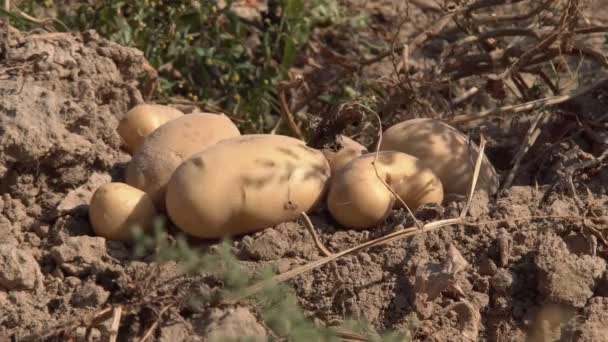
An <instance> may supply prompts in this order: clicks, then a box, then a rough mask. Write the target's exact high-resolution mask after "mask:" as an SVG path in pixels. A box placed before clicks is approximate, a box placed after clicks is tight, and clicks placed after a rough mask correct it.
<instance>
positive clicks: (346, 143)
mask: <svg viewBox="0 0 608 342" xmlns="http://www.w3.org/2000/svg"><path fill="white" fill-rule="evenodd" d="M322 151H323V154H324V155H325V158H327V160H328V161H329V166H330V167H331V173H332V174H336V173H337V172H338V170H340V169H341V168H343V167H344V165H346V164H348V162H350V161H351V160H353V159H355V158H357V157H360V156H361V155H363V154H365V153H367V148H366V147H365V146H363V145H361V144H359V143H358V142H356V141H354V140H353V139H351V138H349V137H347V136H345V135H338V136H337V137H336V149H330V148H325V149H323V150H322Z"/></svg>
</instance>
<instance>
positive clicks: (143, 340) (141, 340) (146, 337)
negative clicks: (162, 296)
mask: <svg viewBox="0 0 608 342" xmlns="http://www.w3.org/2000/svg"><path fill="white" fill-rule="evenodd" d="M172 306H173V304H169V305H167V306H165V307H164V308H162V310H160V312H159V313H158V317H156V321H154V323H152V325H151V326H150V328H149V329H148V331H147V332H146V334H145V335H144V336H143V337H142V338H141V339H140V340H139V342H145V341H146V340H147V339H148V338H150V336H152V334H153V333H154V330H156V327H157V326H158V323H160V320H161V318H162V317H163V314H164V313H165V312H166V311H167V310H169V309H170V308H171V307H172Z"/></svg>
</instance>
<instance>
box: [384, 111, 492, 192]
mask: <svg viewBox="0 0 608 342" xmlns="http://www.w3.org/2000/svg"><path fill="white" fill-rule="evenodd" d="M380 150H383V151H387V150H392V151H400V152H403V153H407V154H410V155H412V156H414V157H416V158H419V159H420V160H421V161H422V162H424V164H425V165H426V166H427V167H429V168H430V169H431V170H433V172H435V174H437V176H439V178H440V179H441V182H442V183H443V188H444V190H445V192H446V193H453V194H459V195H467V193H468V192H469V189H470V186H471V181H472V179H473V172H474V170H475V162H476V160H477V156H478V155H479V147H478V146H477V145H475V143H471V144H469V142H468V139H467V136H466V135H464V134H463V133H461V132H460V131H458V130H457V129H455V128H453V127H451V126H449V125H447V124H445V123H443V122H441V121H439V120H434V119H427V118H424V119H412V120H406V121H403V122H400V123H398V124H396V125H394V126H392V127H389V128H388V129H387V130H386V131H385V132H384V134H383V136H382V144H381V145H380ZM476 189H477V190H485V191H487V192H488V193H489V194H493V193H495V192H496V191H497V190H498V176H497V174H496V170H495V169H494V166H492V164H491V163H490V161H489V160H488V158H487V157H486V156H485V155H484V157H483V162H482V164H481V169H480V173H479V179H478V181H477V187H476Z"/></svg>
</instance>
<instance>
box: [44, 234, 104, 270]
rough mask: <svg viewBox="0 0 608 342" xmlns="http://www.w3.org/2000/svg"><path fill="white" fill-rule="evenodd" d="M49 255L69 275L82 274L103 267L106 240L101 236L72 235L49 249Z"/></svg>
mask: <svg viewBox="0 0 608 342" xmlns="http://www.w3.org/2000/svg"><path fill="white" fill-rule="evenodd" d="M51 257H52V258H53V259H54V260H55V262H56V263H57V265H59V267H61V269H62V270H64V271H65V272H67V273H68V274H70V275H84V274H86V273H90V272H95V271H99V270H101V269H103V268H104V267H105V264H106V263H105V262H104V260H103V258H106V257H107V251H106V240H105V239H104V238H101V237H92V236H73V237H69V238H68V239H67V240H66V242H65V243H64V244H62V245H60V246H56V247H53V248H52V249H51Z"/></svg>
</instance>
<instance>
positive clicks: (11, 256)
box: [0, 244, 43, 290]
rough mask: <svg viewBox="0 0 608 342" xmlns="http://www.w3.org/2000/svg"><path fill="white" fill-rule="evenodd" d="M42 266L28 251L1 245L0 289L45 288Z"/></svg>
mask: <svg viewBox="0 0 608 342" xmlns="http://www.w3.org/2000/svg"><path fill="white" fill-rule="evenodd" d="M42 280H43V276H42V272H41V271H40V265H38V262H37V261H36V259H34V257H33V256H32V254H31V253H30V252H29V251H28V250H26V249H20V248H19V247H18V246H16V245H12V244H0V288H4V289H6V290H34V289H36V288H39V287H41V286H43V284H42Z"/></svg>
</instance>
